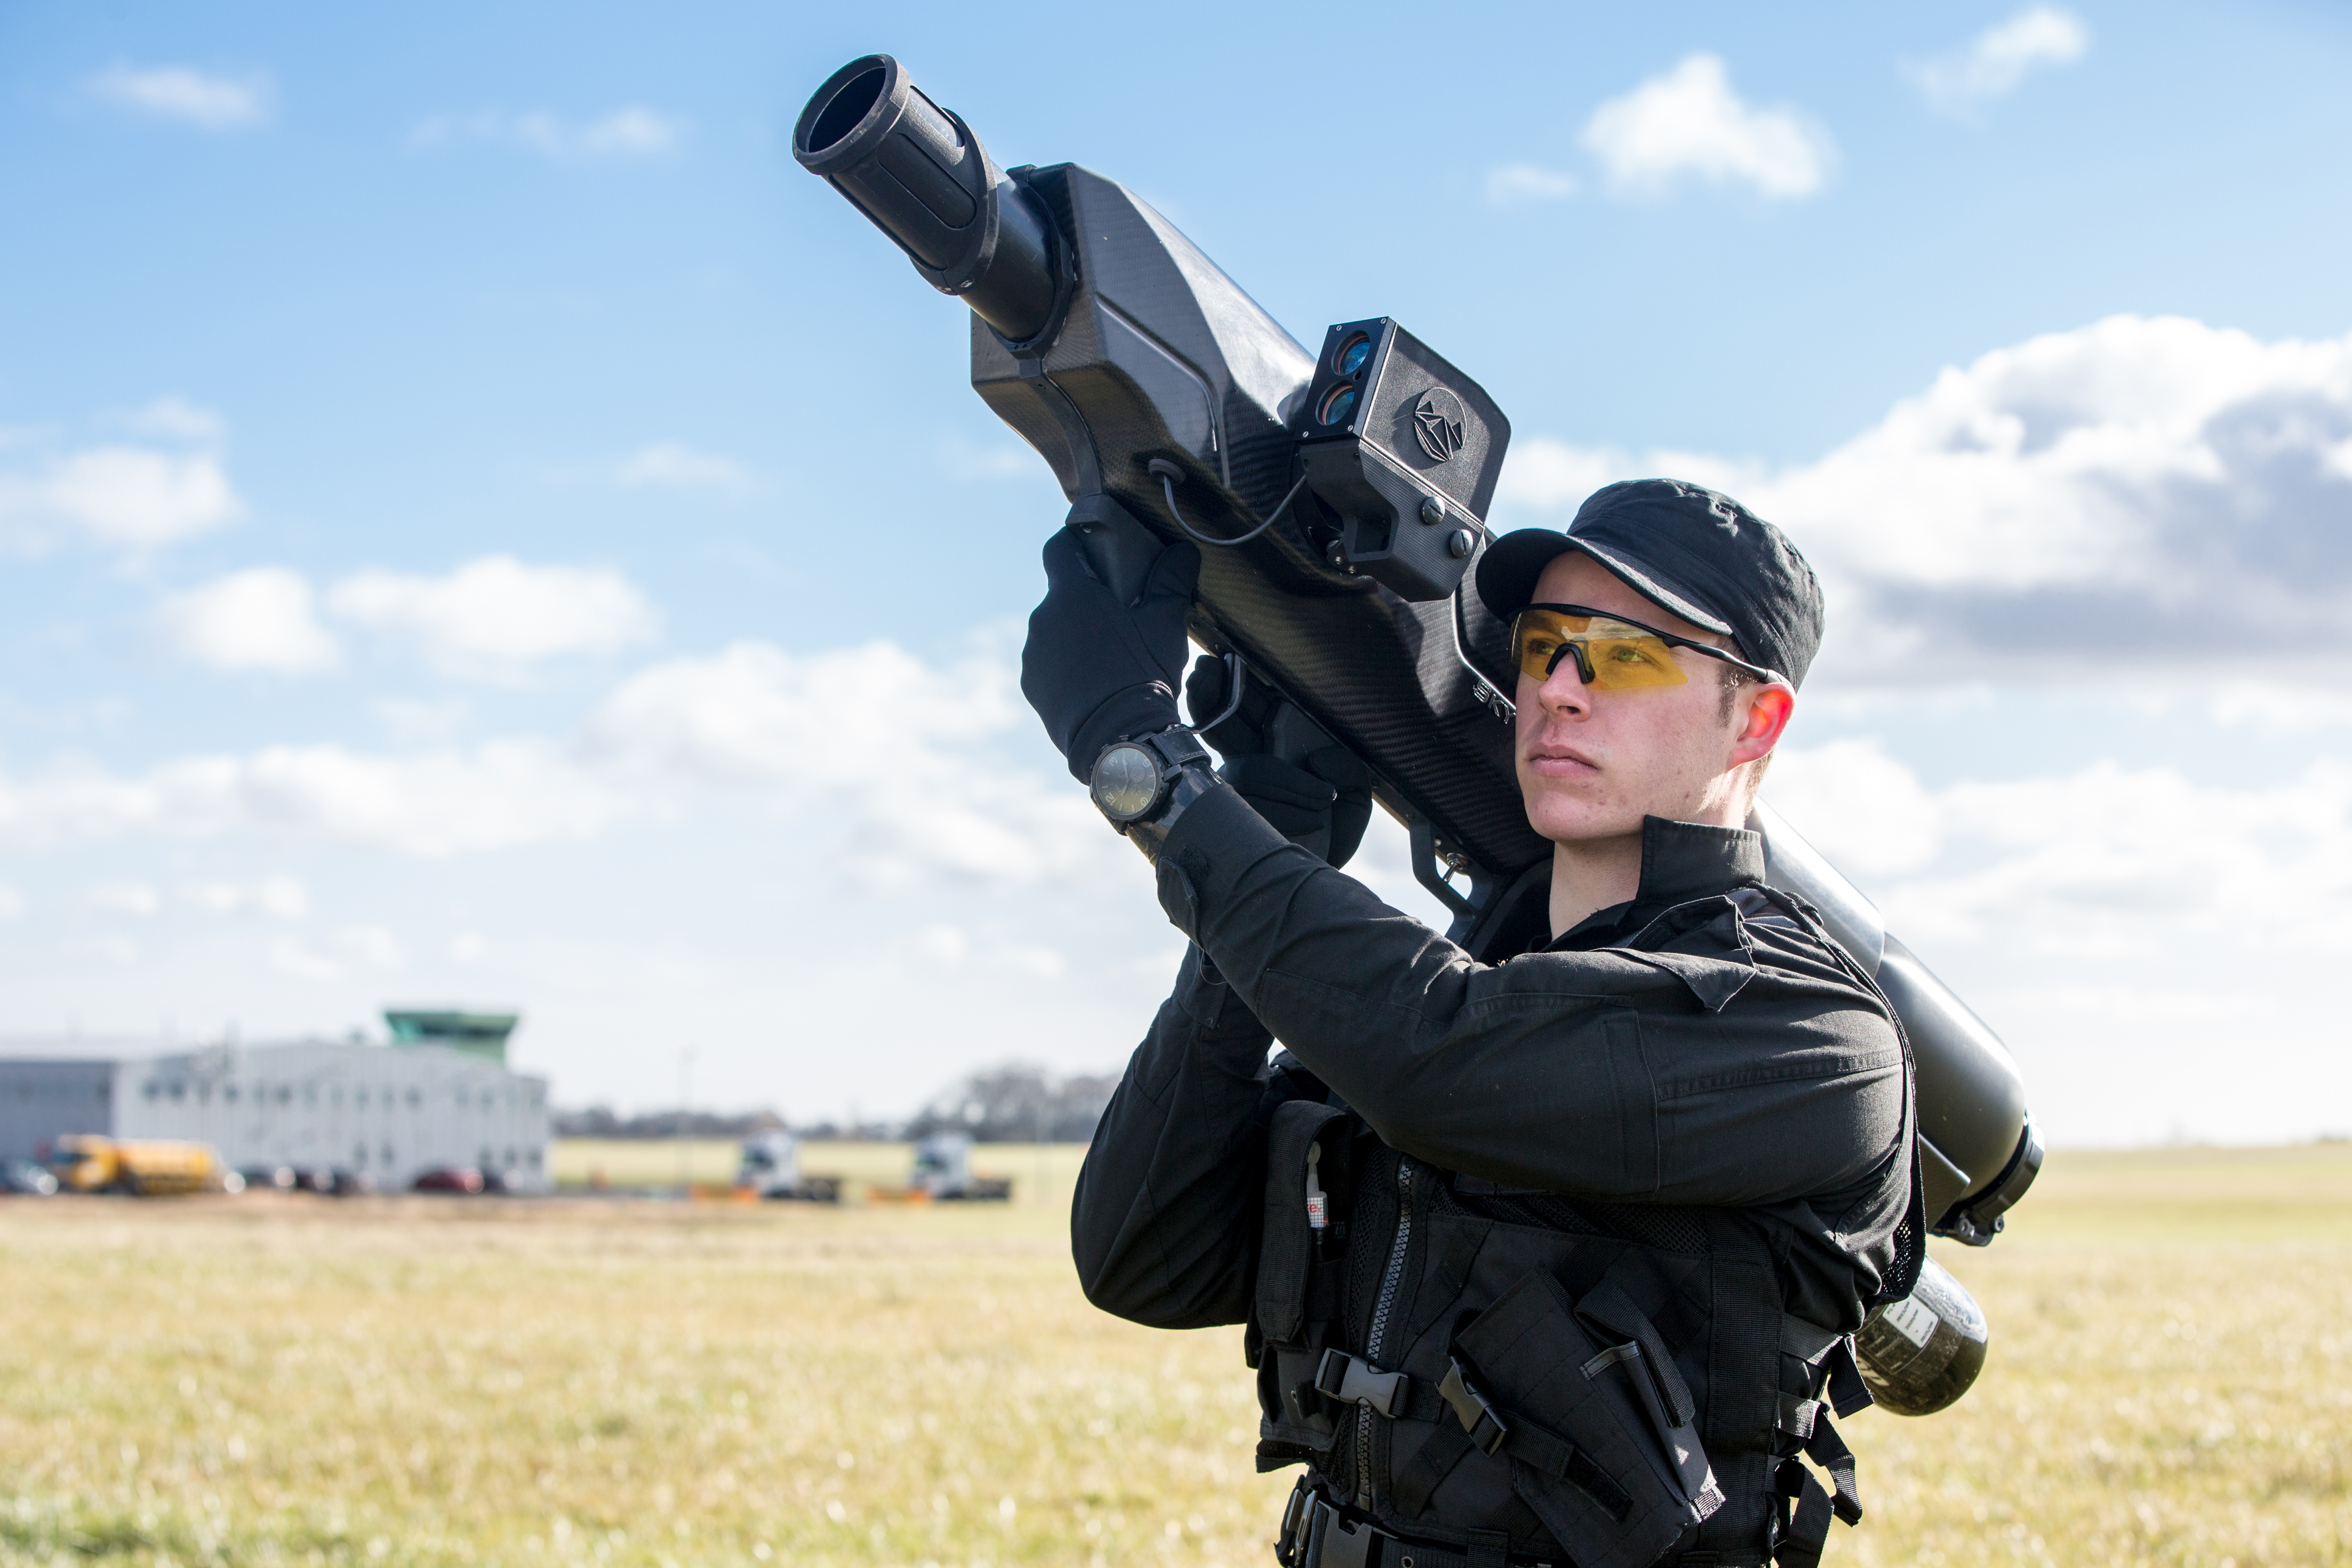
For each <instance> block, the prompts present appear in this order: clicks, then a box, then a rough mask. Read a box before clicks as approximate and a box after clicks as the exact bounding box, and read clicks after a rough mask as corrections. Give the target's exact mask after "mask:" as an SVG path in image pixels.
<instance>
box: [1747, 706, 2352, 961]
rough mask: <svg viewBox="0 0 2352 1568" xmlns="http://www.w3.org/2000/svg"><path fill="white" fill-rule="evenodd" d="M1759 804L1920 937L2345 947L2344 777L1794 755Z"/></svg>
mask: <svg viewBox="0 0 2352 1568" xmlns="http://www.w3.org/2000/svg"><path fill="white" fill-rule="evenodd" d="M1765 794H1766V795H1767V796H1768V797H1769V799H1770V800H1771V801H1772V803H1773V804H1774V805H1776V806H1778V807H1779V808H1780V810H1781V811H1782V812H1783V813H1784V814H1785V815H1786V816H1788V818H1789V820H1790V822H1791V823H1792V824H1793V825H1795V826H1796V827H1797V829H1798V830H1799V831H1800V832H1801V833H1803V834H1805V835H1806V836H1807V837H1808V838H1810V839H1811V841H1812V842H1813V844H1814V846H1815V847H1818V848H1819V849H1821V850H1822V853H1823V854H1825V855H1827V856H1828V857H1829V858H1831V859H1832V861H1835V862H1837V863H1838V864H1840V865H1842V866H1845V867H1848V868H1852V869H1853V870H1854V871H1855V872H1856V873H1857V874H1861V875H1864V876H1865V878H1867V877H1868V876H1869V874H1871V873H1878V874H1880V875H1881V876H1882V877H1883V878H1884V880H1883V881H1882V882H1881V883H1879V884H1878V886H1879V887H1880V889H1881V890H1880V891H1879V893H1878V898H1877V901H1878V903H1879V905H1880V907H1881V909H1882V910H1883V911H1884V912H1885V915H1886V918H1887V922H1888V924H1889V925H1890V926H1891V927H1893V928H1895V929H1896V930H1898V931H1903V932H1904V933H1905V934H1906V937H1909V938H1911V939H1912V940H1915V941H1926V940H1940V941H1944V942H1983V941H1989V940H1998V941H1999V942H2000V943H2001V944H2002V946H2003V948H2004V949H2006V950H2011V951H2016V952H2043V953H2050V954H2055V955H2059V956H2095V957H2100V958H2106V959H2116V958H2124V957H2128V956H2132V955H2142V956H2145V955H2148V954H2157V953H2163V952H2182V951H2186V950H2188V949H2190V948H2204V947H2221V948H2242V949H2249V950H2252V949H2257V948H2263V947H2268V948H2272V949H2275V948H2277V947H2278V945H2279V944H2282V943H2286V944H2292V945H2295V946H2300V947H2305V948H2311V949H2318V950H2324V951H2326V952H2352V766H2347V765H2346V764H2344V763H2334V762H2330V763H2316V764H2314V765H2312V766H2310V767H2308V768H2306V769H2305V770H2304V771H2303V772H2302V773H2299V774H2296V775H2294V776H2291V777H2288V778H2284V779H2280V780H2276V781H2274V782H2268V783H2263V784H2256V785H2253V786H2252V787H2248V788H2229V787H2221V786H2215V785H2204V784H2191V783H2190V782H2189V781H2188V780H2187V779H2185V778H2183V777H2182V776H2181V775H2180V774H2179V773H2177V772H2176V771H2174V770H2172V769H2170V768H2162V767H2158V768H2144V769H2126V768H2123V767H2119V766H2117V765H2116V764H2115V763H2096V764H2094V765H2092V766H2090V767H2086V768H2084V769H2083V770H2081V771H2080V772H2078V773H2072V774H2067V775H2063V776H2060V777H2042V778H2022V779H2011V780H2005V781H2001V782H1999V783H1982V782H1974V781H1965V780H1964V781H1961V782H1958V783H1955V784H1948V785H1946V786H1944V787H1943V788H1941V789H1928V788H1926V787H1923V786H1922V785H1921V784H1919V782H1918V780H1917V779H1916V776H1914V775H1913V774H1912V773H1911V771H1910V770H1909V769H1908V768H1907V767H1906V766H1904V764H1902V763H1899V762H1897V761H1895V760H1894V759H1892V758H1889V757H1886V756H1885V755H1884V754H1883V753H1881V752H1879V751H1878V750H1877V747H1876V745H1875V743H1874V742H1839V743H1837V744H1834V745H1831V746H1824V747H1820V748H1815V749H1811V750H1801V749H1790V750H1787V751H1785V752H1784V754H1782V755H1781V756H1780V758H1779V759H1778V760H1777V761H1775V763H1773V767H1772V773H1771V777H1770V778H1769V781H1768V782H1767V784H1766V785H1765Z"/></svg>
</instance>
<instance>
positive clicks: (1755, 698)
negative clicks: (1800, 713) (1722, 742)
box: [1731, 680, 1797, 768]
mask: <svg viewBox="0 0 2352 1568" xmlns="http://www.w3.org/2000/svg"><path fill="white" fill-rule="evenodd" d="M1744 710H1745V712H1746V714H1747V718H1748V721H1747V723H1746V724H1745V725H1744V726H1742V727H1741V729H1740V731H1739V735H1738V739H1737V740H1736V741H1734V742H1732V747H1731V765H1732V766H1733V767H1735V768H1736V767H1739V766H1742V765H1744V764H1746V763H1752V762H1754V761H1755V760H1756V759H1757V758H1759V757H1764V756H1769V755H1771V753H1772V748H1773V747H1775V746H1777V745H1779V744H1780V737H1781V735H1782V734H1783V733H1785V732H1786V731H1787V730H1788V728H1789V720H1790V717H1791V716H1793V715H1794V714H1795V713H1796V711H1797V694H1796V692H1795V691H1794V690H1793V689H1790V686H1789V684H1788V683H1787V682H1786V681H1780V680H1772V681H1766V682H1763V683H1762V684H1759V685H1757V686H1753V687H1750V688H1749V689H1748V700H1747V702H1746V704H1745V706H1744Z"/></svg>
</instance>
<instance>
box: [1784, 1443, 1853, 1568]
mask: <svg viewBox="0 0 2352 1568" xmlns="http://www.w3.org/2000/svg"><path fill="white" fill-rule="evenodd" d="M1805 1457H1806V1458H1809V1459H1811V1460H1812V1461H1813V1463H1815V1464H1817V1465H1819V1466H1821V1468H1823V1469H1825V1470H1827V1471H1828V1472H1829V1473H1830V1481H1831V1484H1832V1486H1834V1487H1835V1488H1836V1491H1835V1492H1834V1493H1832V1492H1830V1491H1825V1490H1823V1489H1822V1483H1821V1482H1819V1481H1817V1480H1815V1479H1813V1478H1812V1475H1811V1472H1809V1471H1808V1470H1807V1469H1806V1468H1805V1467H1804V1465H1803V1464H1802V1463H1801V1462H1800V1461H1799V1460H1797V1459H1795V1458H1787V1459H1783V1460H1781V1461H1780V1468H1779V1470H1778V1471H1777V1472H1776V1473H1775V1474H1774V1477H1773V1489H1774V1490H1775V1491H1777V1492H1778V1493H1779V1494H1780V1504H1779V1507H1780V1540H1779V1541H1778V1542H1776V1543H1775V1545H1774V1547H1773V1551H1772V1557H1773V1561H1775V1562H1776V1563H1780V1568H1819V1564H1820V1563H1821V1560H1822V1546H1823V1545H1824V1544H1825V1543H1826V1542H1828V1541H1829V1538H1830V1521H1831V1520H1832V1518H1834V1519H1839V1520H1843V1521H1844V1522H1845V1523H1847V1524H1849V1525H1853V1524H1859V1523H1861V1522H1862V1494H1861V1493H1860V1492H1859V1491H1858V1490H1856V1489H1855V1487H1854V1475H1853V1468H1854V1466H1853V1450H1852V1449H1851V1448H1848V1447H1846V1446H1845V1439H1843V1438H1842V1437H1840V1436H1838V1434H1837V1428H1836V1427H1834V1426H1831V1425H1830V1421H1829V1417H1828V1416H1826V1415H1824V1416H1821V1417H1819V1418H1818V1419H1816V1420H1815V1421H1814V1423H1813V1430H1812V1435H1811V1436H1810V1437H1808V1438H1807V1439H1806V1440H1805ZM1791 1499H1793V1500H1795V1502H1796V1505H1797V1507H1796V1511H1795V1513H1794V1514H1793V1515H1792V1514H1791V1513H1790V1510H1789V1501H1790V1500H1791Z"/></svg>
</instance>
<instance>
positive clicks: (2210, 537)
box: [1502, 316, 2352, 691]
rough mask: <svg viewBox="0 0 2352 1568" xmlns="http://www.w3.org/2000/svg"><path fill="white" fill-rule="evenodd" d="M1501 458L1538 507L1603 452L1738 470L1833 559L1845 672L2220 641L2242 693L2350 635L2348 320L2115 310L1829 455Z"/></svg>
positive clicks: (2076, 664)
mask: <svg viewBox="0 0 2352 1568" xmlns="http://www.w3.org/2000/svg"><path fill="white" fill-rule="evenodd" d="M1511 462H1512V465H1513V467H1514V468H1519V467H1520V466H1521V465H1522V464H1524V465H1525V468H1524V472H1525V477H1524V478H1522V477H1521V476H1520V474H1519V473H1517V472H1513V473H1507V475H1506V483H1505V490H1504V495H1503V507H1502V509H1503V510H1506V511H1509V512H1516V513H1517V514H1518V515H1520V516H1522V517H1529V518H1532V517H1534V516H1538V515H1557V514H1558V513H1559V512H1560V511H1563V510H1567V509H1568V508H1570V507H1571V506H1572V505H1573V504H1574V502H1575V500H1578V499H1580V497H1579V496H1577V495H1576V494H1575V492H1576V491H1577V490H1578V489H1580V487H1583V486H1585V485H1586V483H1587V481H1590V480H1594V479H1598V478H1600V477H1601V476H1606V477H1609V478H1625V477H1632V476H1635V475H1640V474H1658V473H1666V474H1674V475H1676V476H1678V477H1683V478H1688V479H1696V480H1698V481H1700V482H1702V483H1707V484H1713V485H1717V486H1718V487H1720V488H1723V489H1728V490H1729V491H1731V493H1733V494H1735V495H1737V496H1738V497H1739V498H1740V499H1741V500H1745V501H1747V502H1748V503H1749V504H1750V505H1751V506H1753V507H1755V508H1756V510H1758V511H1759V513H1760V514H1762V515H1763V516H1766V517H1769V518H1770V519H1772V520H1773V521H1775V522H1778V523H1779V524H1780V525H1781V526H1782V527H1783V528H1785V529H1787V530H1788V531H1789V532H1790V535H1791V536H1792V537H1793V538H1795V540H1796V541H1797V542H1798V543H1799V545H1800V546H1801V547H1802V548H1803V550H1804V551H1805V552H1806V554H1807V556H1808V557H1809V558H1810V559H1811V561H1812V563H1814V565H1815V567H1816V568H1817V569H1818V570H1820V571H1821V573H1822V577H1823V581H1824V584H1825V586H1826V588H1827V591H1828V595H1829V599H1830V604H1831V605H1832V611H1833V615H1832V620H1831V634H1830V640H1829V642H1828V644H1827V645H1826V647H1825V652H1826V653H1827V654H1830V655H1834V656H1835V657H1836V658H1838V659H1839V660H1840V661H1841V663H1840V666H1839V667H1840V668H1843V669H1846V670H1848V671H1852V672H1864V671H1866V672H1868V673H1869V674H1871V675H1872V676H1874V677H1876V678H1888V679H1939V680H1942V679H2002V678H2012V679H2032V680H2035V681H2037V682H2045V683H2046V682H2049V681H2053V680H2064V679H2080V678H2084V677H2090V676H2099V675H2108V674H2112V673H2114V672H2115V671H2116V670H2119V669H2144V668H2151V667H2152V666H2153V665H2155V664H2157V663H2160V662H2162V661H2166V660H2172V659H2178V658H2180V657H2181V650H2182V649H2183V648H2186V647H2208V648H2215V647H2220V648H2222V649H2223V651H2225V652H2226V655H2227V657H2228V658H2229V660H2230V661H2231V662H2230V663H2229V664H2228V665H2227V666H2226V667H2223V668H2210V669H2209V670H2207V671H2205V672H2204V674H2205V678H2206V679H2209V680H2210V682H2211V683H2212V685H2213V686H2214V688H2215V689H2217V690H2227V689H2239V690H2241V691H2242V690H2243V689H2247V688H2252V687H2260V686H2263V685H2275V684H2277V683H2278V682H2279V681H2280V680H2282V679H2292V678H2294V677H2295V676H2296V675H2297V674H2298V672H2301V673H2302V674H2303V675H2304V676H2305V677H2306V678H2309V677H2310V675H2311V671H2312V666H2311V665H2310V662H2309V656H2311V655H2314V654H2322V653H2324V654H2327V655H2329V656H2330V657H2341V656H2342V655H2343V654H2344V653H2347V652H2352V337H2347V338H2340V339H2331V340H2323V341H2319V342H2297V341H2294V340H2287V341H2284V342H2268V343H2266V342H2259V341H2257V340H2256V339H2254V338H2252V337H2250V336H2248V335H2247V334H2245V333H2243V332H2237V331H2224V330H2221V329H2218V328H2213V327H2208V326H2205V325H2202V324H2201V323H2199V322H2196V321H2185V320H2181V319H2179V318H2159V319H2154V320H2150V319H2146V318H2139V317H2128V316H2118V317H2112V318H2110V319H2108V320H2106V321H2100V322H2097V323H2095V324H2094V325H2092V326H2088V327H2084V328H2081V329H2078V330H2076V331H2068V332H2055V333H2052V334H2049V335H2047V336H2044V337H2039V338H2035V339H2032V340H2031V341H2029V342H2024V343H2021V344H2020V345H2018V346H2017V347H2015V348H2011V349H2002V350H2000V351H1997V352H1995V353H1989V354H1986V355H1984V356H1983V357H1982V358H1980V359H1979V360H1978V361H1976V362H1975V363H1973V364H1970V365H1969V366H1967V367H1965V368H1958V369H1951V370H1947V371H1945V372H1944V373H1943V374H1941V375H1939V376H1938V377H1937V379H1936V381H1935V383H1934V384H1933V385H1931V386H1930V387H1929V388H1928V389H1927V391H1926V392H1925V393H1923V394H1921V395H1919V396H1917V397H1913V398H1906V399H1905V400H1904V401H1902V402H1901V403H1898V404H1897V405H1895V407H1894V408H1893V409H1892V410H1890V411H1889V413H1888V414H1887V416H1886V417H1885V419H1884V420H1882V421H1881V422H1880V423H1879V424H1878V425H1876V426H1873V427H1872V428H1871V429H1869V430H1866V431H1864V432H1863V433H1862V434H1861V435H1859V436H1857V437H1854V438H1853V439H1852V440H1850V441H1848V442H1846V443H1844V444H1843V446H1840V447H1837V448H1836V449H1835V450H1833V451H1832V452H1830V453H1829V454H1827V455H1826V456H1825V457H1823V458H1821V459H1820V460H1819V461H1817V462H1812V463H1808V464H1801V465H1799V466H1797V467H1794V468H1783V469H1771V468H1765V467H1763V466H1761V465H1757V464H1753V463H1742V462H1739V461H1736V460H1727V459H1724V458H1709V457H1706V456H1703V455H1698V454H1692V453H1648V454H1643V455H1638V456H1636V455H1632V454H1625V453H1617V452H1601V451H1592V450H1589V449H1582V448H1576V447H1567V446H1564V445H1561V444H1559V443H1552V442H1546V441H1545V440H1543V439H1542V438H1540V437H1538V438H1536V439H1534V440H1532V441H1529V442H1526V443H1522V444H1521V446H1520V448H1519V449H1517V450H1515V452H1514V454H1513V456H1512V458H1511ZM2217 637H2221V638H2225V639H2226V644H2225V645H2223V644H2217V642H2216V638H2217Z"/></svg>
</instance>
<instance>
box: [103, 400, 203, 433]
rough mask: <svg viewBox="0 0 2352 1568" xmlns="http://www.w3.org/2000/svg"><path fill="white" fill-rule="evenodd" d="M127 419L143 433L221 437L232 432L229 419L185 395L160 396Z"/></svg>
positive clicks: (127, 421)
mask: <svg viewBox="0 0 2352 1568" xmlns="http://www.w3.org/2000/svg"><path fill="white" fill-rule="evenodd" d="M123 422H124V423H125V424H127V425H129V426H131V428H132V429H133V430H136V431H139V432H140V433H141V434H142V435H147V436H165V437H174V438H176V439H179V440H183V441H218V440H219V439H220V438H221V437H224V436H226V435H227V434H228V422H227V421H226V420H225V419H223V418H222V417H221V416H219V415H218V414H216V413H215V412H214V411H213V410H211V409H209V408H205V407H204V406H202V405H198V404H194V403H190V402H189V401H188V400H187V399H186V398H184V397H159V398H157V399H155V401H154V402H152V403H150V404H149V405H147V406H145V407H144V408H142V409H139V410H137V411H136V412H134V413H132V414H131V416H129V417H128V418H127V419H125V420H124V421H123Z"/></svg>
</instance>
